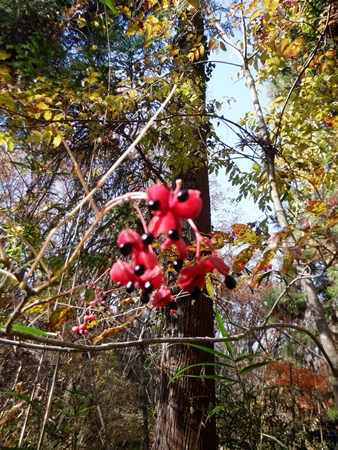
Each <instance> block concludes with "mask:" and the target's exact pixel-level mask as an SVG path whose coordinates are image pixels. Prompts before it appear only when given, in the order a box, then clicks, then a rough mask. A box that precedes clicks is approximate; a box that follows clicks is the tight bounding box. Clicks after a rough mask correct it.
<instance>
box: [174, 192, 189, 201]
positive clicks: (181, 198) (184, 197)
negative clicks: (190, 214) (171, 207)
mask: <svg viewBox="0 0 338 450" xmlns="http://www.w3.org/2000/svg"><path fill="white" fill-rule="evenodd" d="M188 198H189V192H188V191H187V190H186V189H183V190H182V191H180V192H179V193H178V194H177V200H178V201H179V202H186V201H187V200H188Z"/></svg>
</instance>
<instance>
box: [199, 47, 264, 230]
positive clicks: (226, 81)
mask: <svg viewBox="0 0 338 450" xmlns="http://www.w3.org/2000/svg"><path fill="white" fill-rule="evenodd" d="M229 56H230V52H223V51H220V52H219V53H218V54H215V53H214V54H212V55H211V58H210V60H211V61H213V60H214V61H223V62H231V63H235V64H237V63H238V60H237V58H236V57H233V58H231V59H229ZM215 64H216V68H215V69H214V71H213V74H212V78H211V81H210V82H209V85H208V100H212V99H216V100H217V101H218V102H219V103H222V110H221V111H219V114H220V115H223V116H224V117H225V118H227V119H230V120H232V121H233V122H237V121H238V120H239V119H240V118H242V117H243V116H244V115H245V113H246V112H247V111H252V110H253V104H252V100H251V97H250V93H249V89H248V88H247V87H246V86H245V80H244V79H243V78H242V79H239V80H238V76H237V74H238V72H240V68H239V67H235V66H232V65H229V64H224V63H223V64H222V63H216V62H215ZM232 98H233V99H234V101H232V100H230V101H231V107H230V105H229V103H228V101H227V100H228V99H232ZM260 100H261V104H262V105H263V106H264V105H266V104H267V103H268V98H267V96H266V93H265V92H261V94H260ZM216 131H217V134H218V135H219V136H220V138H221V139H222V141H223V142H225V143H227V144H228V145H233V144H235V143H236V140H237V138H236V136H235V135H233V134H232V133H231V132H230V131H229V129H228V128H227V127H226V126H225V125H222V124H221V125H220V126H219V127H217V128H216ZM238 165H239V167H240V168H241V169H242V170H244V171H246V170H248V169H250V168H251V166H252V162H251V161H245V160H244V159H243V160H242V161H240V162H239V164H238ZM217 181H218V182H219V183H220V184H221V185H222V187H223V188H224V190H225V192H226V193H227V196H230V197H232V198H235V197H236V196H237V195H238V188H237V187H233V186H232V185H231V183H230V181H229V180H228V178H227V175H225V170H220V172H219V175H218V177H217ZM229 191H231V192H229ZM238 206H239V207H240V208H241V209H243V211H244V212H245V213H246V215H247V220H248V221H251V222H253V221H255V220H262V219H264V214H263V213H262V212H260V211H259V209H258V207H257V206H256V205H255V204H254V202H253V200H250V199H245V200H242V201H241V202H240V203H239V204H238Z"/></svg>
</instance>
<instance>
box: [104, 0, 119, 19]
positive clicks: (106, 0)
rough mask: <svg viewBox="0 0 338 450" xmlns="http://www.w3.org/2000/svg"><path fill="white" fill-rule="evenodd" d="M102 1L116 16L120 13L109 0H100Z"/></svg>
mask: <svg viewBox="0 0 338 450" xmlns="http://www.w3.org/2000/svg"><path fill="white" fill-rule="evenodd" d="M100 1H101V2H102V3H104V4H105V5H106V6H108V8H109V9H110V10H111V11H112V12H113V13H114V14H115V15H117V16H119V15H120V11H119V10H118V9H117V8H116V6H115V5H114V3H113V2H112V1H111V0H100Z"/></svg>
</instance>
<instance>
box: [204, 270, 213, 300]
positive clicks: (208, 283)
mask: <svg viewBox="0 0 338 450" xmlns="http://www.w3.org/2000/svg"><path fill="white" fill-rule="evenodd" d="M205 287H206V290H207V293H208V295H209V297H211V298H214V297H215V289H214V287H213V285H212V282H211V278H210V275H207V276H206V278H205Z"/></svg>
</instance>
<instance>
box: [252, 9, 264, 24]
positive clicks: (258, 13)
mask: <svg viewBox="0 0 338 450" xmlns="http://www.w3.org/2000/svg"><path fill="white" fill-rule="evenodd" d="M262 12H263V9H257V10H256V11H255V12H253V13H252V14H251V16H250V20H249V22H252V21H253V20H255V19H257V17H258V16H260V15H261V13H262Z"/></svg>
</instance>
